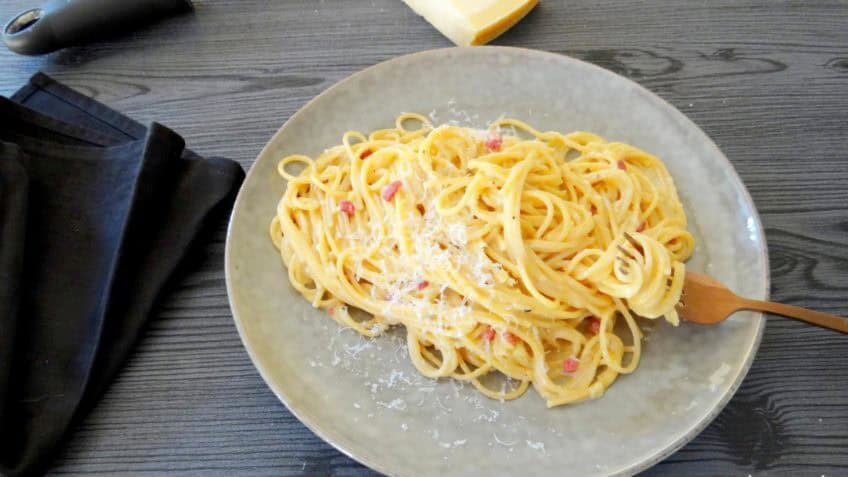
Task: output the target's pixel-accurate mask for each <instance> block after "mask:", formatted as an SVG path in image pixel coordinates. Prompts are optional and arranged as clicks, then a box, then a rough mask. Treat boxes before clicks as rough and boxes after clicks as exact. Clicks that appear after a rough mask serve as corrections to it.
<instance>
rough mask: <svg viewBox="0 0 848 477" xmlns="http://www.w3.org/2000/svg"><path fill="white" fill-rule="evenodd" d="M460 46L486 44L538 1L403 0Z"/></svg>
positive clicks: (514, 22) (522, 16)
mask: <svg viewBox="0 0 848 477" xmlns="http://www.w3.org/2000/svg"><path fill="white" fill-rule="evenodd" d="M403 1H404V2H405V3H406V4H407V5H409V6H410V7H411V8H412V10H414V11H415V13H417V14H419V15H421V16H422V17H424V19H425V20H427V21H428V22H430V23H431V24H432V25H433V26H434V27H436V29H437V30H439V31H440V32H442V34H443V35H445V36H446V37H448V38H449V39H450V40H451V41H453V42H454V43H456V44H457V45H459V46H468V45H483V44H486V43H488V42H490V41H492V40H494V39H495V38H497V37H498V36H499V35H500V34H501V33H503V32H505V31H507V30H509V28H510V27H512V26H513V25H515V24H516V23H518V21H519V20H521V19H522V18H524V15H527V13H528V12H529V11H530V10H532V9H533V7H535V6H536V4H537V3H538V0H403Z"/></svg>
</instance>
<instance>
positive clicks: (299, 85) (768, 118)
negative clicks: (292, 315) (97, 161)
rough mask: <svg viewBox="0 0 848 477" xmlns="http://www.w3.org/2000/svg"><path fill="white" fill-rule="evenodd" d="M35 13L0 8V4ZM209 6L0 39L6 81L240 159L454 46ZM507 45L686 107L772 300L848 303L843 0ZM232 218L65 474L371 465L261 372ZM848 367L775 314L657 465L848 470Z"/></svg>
mask: <svg viewBox="0 0 848 477" xmlns="http://www.w3.org/2000/svg"><path fill="white" fill-rule="evenodd" d="M31 4H32V1H30V0H0V17H3V18H5V17H8V16H11V14H12V13H14V12H16V11H18V10H21V9H23V8H24V7H25V6H29V5H31ZM196 4H197V11H196V13H195V14H194V15H190V16H186V17H182V18H175V19H171V20H168V21H166V22H164V23H160V24H158V25H156V26H153V27H151V28H148V29H146V30H144V31H141V32H137V33H132V34H130V35H127V36H125V37H122V38H118V39H114V40H112V41H109V42H104V43H98V44H94V45H90V46H86V47H80V48H72V49H69V50H65V51H62V52H58V53H54V54H52V55H49V56H46V57H39V58H27V57H20V56H16V55H13V54H11V53H10V52H8V51H6V50H0V93H2V94H6V95H8V94H10V93H11V92H13V91H14V90H15V89H16V88H17V87H19V86H20V85H22V84H23V83H24V82H25V81H26V79H27V78H28V77H29V76H30V75H31V74H33V73H35V72H36V71H38V70H43V71H45V72H47V73H48V74H50V75H53V76H55V77H56V78H58V79H60V80H62V81H64V82H66V83H67V84H69V85H71V86H73V87H75V88H77V89H79V90H81V91H83V92H85V93H87V94H90V95H92V96H94V97H96V98H97V99H99V100H101V101H104V102H106V103H108V104H109V105H111V106H113V107H115V108H116V109H118V110H121V111H123V112H125V113H127V114H129V115H130V116H133V117H135V118H137V119H139V120H141V121H151V120H154V119H155V120H156V121H159V122H162V123H164V124H166V125H168V126H170V127H172V128H173V129H175V130H177V131H179V132H180V133H181V134H182V135H183V136H184V137H185V138H186V140H187V142H188V144H189V145H190V146H191V147H192V148H193V149H195V150H197V151H199V152H201V153H205V154H214V155H223V156H228V157H231V158H234V159H236V160H238V161H240V162H241V163H242V164H243V165H244V166H245V167H249V166H250V164H251V162H252V160H253V158H254V157H255V156H256V154H257V153H258V152H259V150H260V148H261V147H262V145H263V144H264V143H265V141H266V140H267V139H268V138H269V137H270V136H271V134H272V133H273V132H274V131H275V130H276V129H277V128H278V127H279V126H280V124H282V122H283V121H284V120H285V119H286V118H288V117H289V116H290V115H291V114H292V113H294V112H295V111H296V110H297V109H298V108H299V107H300V106H301V105H303V104H304V103H305V102H306V101H308V100H309V99H310V98H312V97H313V96H315V95H316V94H318V93H319V92H320V91H322V90H323V89H325V88H327V87H328V86H329V85H331V84H333V83H334V82H336V81H338V80H340V79H342V78H344V77H346V76H348V75H349V74H351V73H353V72H355V71H357V70H359V69H362V68H364V67H366V66H369V65H372V64H374V63H377V62H379V61H382V60H386V59H389V58H392V57H395V56H397V55H401V54H405V53H410V52H415V51H420V50H424V49H429V48H434V47H443V46H448V45H449V44H448V42H447V40H445V39H444V38H442V37H441V36H440V35H439V34H438V33H436V32H435V31H434V30H433V29H431V28H430V26H429V25H427V24H426V23H425V22H424V21H423V20H422V19H420V18H418V17H416V16H415V15H414V14H413V13H412V12H411V11H410V10H409V9H408V8H406V7H405V6H404V5H403V4H402V3H401V2H400V1H399V0H358V1H352V0H288V1H285V2H268V1H260V0H241V1H239V2H228V1H226V0H215V1H212V0H209V1H203V0H197V1H196ZM495 43H496V44H502V45H514V46H523V47H529V48H537V49H543V50H549V51H555V52H559V53H564V54H567V55H572V56H575V57H578V58H582V59H584V60H587V61H590V62H593V63H596V64H598V65H600V66H603V67H605V68H608V69H611V70H613V71H615V72H617V73H620V74H622V75H625V76H627V77H629V78H632V79H634V80H635V81H638V82H639V83H641V84H643V85H645V86H646V87H648V88H650V89H651V90H653V91H655V92H657V93H658V94H659V95H660V96H662V97H664V98H665V99H667V100H668V101H669V102H671V103H672V104H674V105H675V106H676V107H678V108H679V109H680V110H681V111H683V112H684V113H686V114H687V115H688V116H689V117H691V118H692V119H693V120H694V121H695V122H696V123H698V125H699V126H701V127H702V128H703V129H704V130H705V131H706V132H707V134H708V135H710V136H711V137H712V138H714V139H715V140H716V142H717V143H718V144H719V146H720V147H721V148H722V149H723V150H724V152H725V153H726V154H727V156H728V157H729V158H730V159H731V161H732V162H733V164H734V165H735V167H736V168H737V170H738V171H739V174H740V175H741V176H742V179H743V180H744V182H745V184H746V185H747V187H748V189H749V190H750V192H751V194H752V196H753V198H754V201H755V202H756V205H757V207H758V208H759V211H760V213H761V215H762V219H763V223H764V225H765V228H766V234H767V238H768V245H769V252H770V258H771V272H772V278H773V286H772V297H773V298H774V299H775V300H780V301H786V302H788V303H793V304H798V305H802V306H808V307H813V308H817V309H821V310H824V311H828V312H831V313H836V314H841V315H848V303H846V299H845V298H846V296H848V280H846V279H848V191H846V186H848V148H847V147H846V136H848V2H845V1H828V0H819V1H816V2H794V1H777V0H771V1H767V0H757V1H754V0H740V1H736V0H711V1H709V2H694V1H667V0H666V1H651V2H636V1H613V0H561V1H560V0H543V1H542V2H541V4H540V6H539V7H538V8H537V9H536V10H535V11H533V12H532V13H531V14H530V15H529V16H528V17H527V18H526V19H525V20H524V21H523V22H521V23H520V24H519V25H517V26H516V27H515V28H514V29H513V30H511V31H510V32H508V33H507V34H506V35H504V36H503V37H501V38H500V39H498V40H497V41H496V42H495ZM564 87H567V85H564ZM706 193H708V192H706ZM225 225H226V224H225V223H224V222H223V221H222V223H221V224H220V226H219V227H218V229H217V230H216V231H215V233H214V234H213V235H212V237H210V238H209V240H208V241H207V244H206V245H205V246H204V247H203V248H202V250H200V252H199V255H200V256H199V258H198V266H197V267H196V269H195V271H194V272H192V273H191V274H189V275H187V276H184V277H182V278H181V279H180V280H179V282H178V283H177V285H176V286H175V288H174V290H173V292H172V293H171V294H170V295H169V296H168V298H167V299H166V300H165V301H164V303H163V304H162V306H161V307H160V308H159V309H158V310H157V311H156V313H155V316H154V317H153V318H152V319H151V322H150V326H149V329H148V330H147V332H146V334H145V336H144V338H143V339H142V340H141V342H140V343H139V345H138V347H137V350H136V352H135V354H134V355H133V356H132V358H131V359H130V360H129V361H128V363H127V365H126V367H125V368H124V370H123V372H122V373H121V375H120V376H119V378H118V379H117V381H116V382H115V383H114V385H113V386H112V387H111V388H110V389H109V391H108V392H107V394H106V395H105V396H104V398H103V400H102V402H101V403H100V405H99V406H98V407H97V408H96V409H95V410H94V412H93V413H92V414H91V415H90V417H89V418H88V419H86V420H85V422H84V423H83V424H82V425H81V426H80V427H79V429H78V430H77V431H76V432H75V434H74V435H73V437H72V438H71V440H70V442H69V443H68V445H67V447H66V448H65V450H64V451H63V452H62V454H61V455H60V456H59V458H58V459H57V461H56V465H55V468H54V469H53V473H54V474H56V475H61V474H65V475H80V474H88V473H101V474H109V475H119V474H124V475H159V474H164V473H168V474H169V475H170V474H173V475H197V474H202V475H233V474H238V475H336V476H359V475H371V474H372V473H371V471H369V470H367V469H365V468H363V467H362V466H360V465H359V464H357V463H355V462H354V461H352V460H351V459H349V458H347V457H345V456H343V455H341V454H340V453H338V452H337V451H335V450H333V449H332V448H331V447H330V446H329V445H327V444H326V443H324V442H323V441H321V440H320V439H318V438H317V437H315V436H314V435H313V434H312V433H311V432H310V431H308V430H307V429H306V428H304V427H303V426H302V425H301V424H300V423H299V422H298V421H297V420H296V419H295V418H294V417H292V416H291V415H290V414H289V413H288V412H287V411H286V409H285V408H284V407H283V406H282V405H281V404H280V403H279V402H278V401H277V400H276V398H275V397H274V396H273V394H272V393H271V391H270V390H269V389H268V388H267V387H266V386H265V385H264V383H263V382H262V381H261V379H260V378H259V375H258V374H257V372H256V371H255V370H254V368H253V366H252V365H251V363H250V361H249V359H248V357H247V354H246V353H245V352H244V350H243V348H242V346H241V342H240V341H239V338H238V335H237V334H236V331H235V327H234V326H233V322H232V318H231V315H230V311H229V307H228V305H227V297H226V292H225V287H224V276H223V250H224V232H225ZM846 359H848V339H846V337H845V336H841V335H838V334H836V333H832V332H828V331H826V330H822V329H818V328H815V327H811V326H807V325H804V324H802V323H798V322H794V321H790V320H785V319H782V318H777V317H772V318H770V319H769V321H768V325H767V328H766V334H765V337H764V339H763V343H762V347H761V348H760V351H759V353H758V355H757V358H756V360H755V361H754V364H753V367H752V369H751V372H750V374H749V375H748V378H747V379H746V380H745V382H744V383H743V385H742V387H741V389H740V390H739V392H738V394H737V395H736V397H735V398H734V399H733V400H732V401H731V402H730V404H729V405H728V406H727V408H726V409H725V411H724V412H723V413H722V414H721V415H720V416H719V417H718V418H717V419H716V420H715V422H713V423H712V425H710V426H709V427H708V428H707V430H705V431H704V432H703V433H702V434H701V435H700V436H699V437H698V438H696V439H695V440H694V441H693V442H692V443H691V444H689V445H687V446H686V447H685V448H683V449H682V450H681V451H679V452H677V453H676V454H674V455H672V456H671V457H670V458H668V459H667V460H666V461H665V462H663V463H662V464H660V465H658V466H656V467H654V468H653V469H651V470H649V471H647V472H646V473H645V475H649V476H676V475H690V476H715V475H727V476H730V475H738V476H746V475H749V474H751V475H793V476H794V475H801V476H808V475H809V476H820V475H827V476H829V477H830V476H837V475H848V366H846Z"/></svg>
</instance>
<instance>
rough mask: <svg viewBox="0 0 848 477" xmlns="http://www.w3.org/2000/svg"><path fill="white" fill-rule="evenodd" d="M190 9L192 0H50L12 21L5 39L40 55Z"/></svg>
mask: <svg viewBox="0 0 848 477" xmlns="http://www.w3.org/2000/svg"><path fill="white" fill-rule="evenodd" d="M191 10H192V3H191V0H49V1H48V2H47V3H45V4H44V5H43V6H41V7H40V8H33V9H31V10H27V11H24V12H23V13H21V14H19V15H18V16H16V17H15V18H13V19H12V20H11V21H9V23H8V24H6V27H5V28H4V29H3V41H5V42H6V46H8V47H9V49H10V50H12V51H14V52H16V53H20V54H23V55H41V54H44V53H50V52H51V51H56V50H58V49H60V48H65V47H67V46H72V45H81V44H83V43H86V42H89V41H93V40H99V39H102V38H106V37H109V36H113V35H116V34H120V33H126V32H129V31H131V30H134V29H137V28H139V27H141V26H144V25H147V24H149V23H152V22H154V21H156V20H159V19H162V18H165V17H169V16H172V15H176V14H179V13H184V12H188V11H191Z"/></svg>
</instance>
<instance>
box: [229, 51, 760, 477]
mask: <svg viewBox="0 0 848 477" xmlns="http://www.w3.org/2000/svg"><path fill="white" fill-rule="evenodd" d="M687 269H692V270H698V271H704V272H707V273H710V274H711V275H713V276H715V277H716V278H718V279H720V280H721V281H723V282H724V283H727V284H728V285H730V286H731V287H732V288H734V289H735V290H736V291H738V292H740V293H742V294H744V295H750V296H753V297H761V298H764V297H765V296H766V294H767V290H768V274H767V271H768V264H767V253H766V249H765V239H764V237H763V232H762V227H761V225H760V222H759V218H758V216H757V213H756V210H755V208H754V205H753V203H752V201H751V199H750V196H749V195H748V193H747V191H746V190H745V188H744V186H743V184H742V183H741V181H740V180H739V178H738V176H737V175H736V173H735V171H734V170H733V167H732V165H731V164H730V162H729V161H728V160H727V159H726V158H725V157H724V156H723V155H722V153H721V152H720V151H719V149H718V148H717V147H716V146H715V144H714V143H713V142H712V141H710V140H709V138H707V136H706V135H705V134H704V133H703V132H702V131H700V129H698V128H697V126H695V124H693V123H692V122H691V121H689V120H688V119H687V118H686V117H685V116H684V115H683V114H682V113H680V112H678V111H677V110H675V109H674V108H673V107H672V106H670V105H669V104H667V103H665V102H664V101H663V100H662V99H660V98H659V97H657V96H655V95H654V94H652V93H650V92H648V91H647V90H645V89H643V88H642V87H640V86H638V85H636V84H635V83H633V82H631V81H629V80H627V79H625V78H622V77H620V76H617V75H615V74H613V73H611V72H608V71H606V70H603V69H601V68H598V67H596V66H593V65H590V64H587V63H583V62H580V61H577V60H574V59H570V58H567V57H564V56H560V55H555V54H549V53H543V52H537V51H530V50H523V49H515V48H503V47H483V48H452V49H444V50H434V51H428V52H423V53H418V54H413V55H408V56H404V57H400V58H397V59H394V60H390V61H387V62H385V63H381V64H378V65H376V66H373V67H371V68H368V69H366V70H364V71H362V72H360V73H357V74H355V75H353V76H351V77H350V78H348V79H346V80H344V81H342V82H340V83H338V84H336V85H335V86H333V87H331V88H330V89H328V90H327V91H326V92H324V93H322V94H321V95H319V96H318V97H317V98H315V99H314V100H313V101H311V102H310V103H309V104H307V105H306V106H304V107H303V108H302V109H301V110H300V111H299V112H298V113H296V114H295V115H294V116H292V117H291V118H290V119H289V121H288V122H286V124H285V125H283V127H282V128H281V129H280V130H279V131H278V132H277V133H276V135H275V136H274V137H273V138H272V139H271V140H270V142H269V143H268V144H267V145H266V146H265V148H264V149H263V151H262V152H261V153H260V154H259V157H258V158H257V160H256V163H255V164H254V165H253V167H252V168H251V170H250V172H249V174H248V177H247V180H246V181H245V184H244V186H243V187H242V190H241V191H240V193H239V197H238V199H237V201H236V205H235V208H234V212H233V216H232V220H231V223H230V228H229V232H228V238H227V249H226V271H227V286H228V292H229V297H230V303H231V307H232V310H233V315H234V318H235V321H236V325H237V328H238V330H239V333H240V335H241V337H242V340H243V342H244V344H245V347H246V348H247V350H248V353H249V354H250V356H251V359H252V360H253V362H254V364H255V365H256V367H257V369H258V370H259V372H260V374H261V375H262V377H263V378H264V379H265V381H266V382H267V383H268V385H269V386H270V387H271V389H272V390H273V391H274V392H275V394H276V395H277V396H278V397H279V398H280V400H281V401H282V402H283V403H284V404H285V405H286V406H287V407H288V408H289V410H290V411H291V412H292V413H293V414H295V415H296V416H297V417H298V418H299V419H300V420H301V421H302V422H303V423H304V424H305V425H306V426H308V427H309V428H310V429H311V430H312V431H314V432H315V433H316V434H318V435H319V436H320V437H322V438H323V439H325V440H326V441H328V442H330V443H331V444H333V445H334V446H336V447H337V448H338V449H340V450H341V451H342V452H345V453H346V454H348V455H350V456H352V457H353V458H355V459H357V460H359V461H360V462H362V463H364V464H366V465H368V466H370V467H372V468H374V469H376V470H379V471H381V472H384V473H387V474H390V475H404V476H405V475H409V476H413V475H415V476H418V475H513V474H518V473H529V474H530V475H547V474H556V475H576V476H586V475H620V474H625V475H626V474H632V473H635V472H637V471H639V470H641V469H644V468H646V467H648V466H650V465H652V464H654V463H656V462H658V461H660V460H661V459H663V458H664V457H666V456H668V455H670V454H671V453H672V452H674V451H675V450H676V449H678V448H679V447H681V446H682V445H684V444H685V443H686V442H688V441H689V440H691V439H692V438H693V437H694V436H695V435H697V433H698V432H699V431H700V430H701V429H703V428H704V427H705V426H706V425H707V424H708V423H709V422H710V421H711V420H712V419H713V418H714V417H715V416H716V415H717V414H718V413H719V412H720V411H721V409H722V408H723V406H724V405H725V404H726V403H727V401H728V400H729V399H730V398H731V396H732V395H733V392H734V391H735V390H736V388H737V387H738V385H739V384H740V382H741V381H742V379H743V378H744V376H745V374H746V372H747V370H748V368H749V366H750V364H751V361H752V359H753V357H754V354H755V353H756V349H757V346H758V345H759V340H760V337H761V335H762V331H763V326H764V320H763V318H762V316H760V315H758V314H755V313H739V314H737V315H734V317H732V318H731V319H729V320H728V321H727V322H725V323H723V324H721V325H719V326H713V327H702V326H697V325H693V324H690V323H686V322H681V321H680V318H679V317H678V315H677V312H676V311H675V306H676V305H677V303H678V302H679V300H680V294H681V290H682V285H683V277H684V274H685V271H686V270H687ZM281 438H284V436H281Z"/></svg>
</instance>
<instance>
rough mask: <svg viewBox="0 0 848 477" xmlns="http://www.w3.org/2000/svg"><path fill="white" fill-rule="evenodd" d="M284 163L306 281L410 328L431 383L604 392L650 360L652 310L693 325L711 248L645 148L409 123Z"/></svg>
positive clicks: (361, 317) (287, 219) (292, 231)
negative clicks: (696, 274)
mask: <svg viewBox="0 0 848 477" xmlns="http://www.w3.org/2000/svg"><path fill="white" fill-rule="evenodd" d="M278 171H279V174H280V175H281V176H282V177H283V178H284V179H285V180H286V182H287V185H286V190H285V193H284V194H283V196H282V199H281V200H280V202H279V205H278V207H277V214H276V216H275V217H274V218H273V220H272V222H271V227H270V233H271V239H272V241H273V243H274V245H275V246H276V247H277V249H278V250H279V251H280V254H281V256H282V259H283V262H284V264H285V266H286V267H287V269H288V277H289V279H290V281H291V284H292V286H293V287H294V288H296V289H297V290H298V291H299V292H300V293H301V294H302V295H303V296H304V297H305V298H306V299H307V300H309V301H310V302H311V303H312V304H313V306H315V307H319V308H322V309H325V310H327V312H328V314H329V315H330V316H331V317H332V318H333V319H335V320H336V321H337V322H339V323H340V324H342V325H343V326H347V327H350V328H353V329H354V330H356V331H357V332H359V333H361V334H362V335H365V336H369V337H374V336H378V335H380V334H382V333H384V332H386V330H387V329H389V328H390V327H392V326H394V325H403V326H404V327H405V328H406V334H407V345H408V349H409V354H410V358H411V359H412V362H413V363H414V365H415V366H416V368H418V370H419V371H420V372H421V373H422V374H423V375H425V376H428V377H430V378H448V377H450V378H454V379H458V380H461V381H467V382H470V383H472V384H473V385H474V386H475V387H476V388H477V389H479V390H480V391H481V392H482V393H483V394H485V395H486V396H488V397H490V398H495V399H514V398H516V397H518V396H520V395H522V394H523V393H524V392H525V391H526V390H527V388H528V387H529V386H530V385H532V386H533V387H534V388H535V389H536V391H537V392H538V393H539V394H540V395H541V396H542V397H543V398H544V399H545V400H546V402H547V405H548V406H557V405H562V404H567V403H573V402H577V401H581V400H584V399H589V398H596V397H599V396H601V395H602V394H603V393H604V391H605V390H606V389H607V388H608V387H609V386H610V385H611V384H612V382H613V381H614V380H615V379H616V377H617V376H619V375H620V374H625V373H630V372H632V371H633V370H634V369H635V368H636V366H637V364H638V363H639V357H640V354H641V344H642V332H641V330H640V326H639V322H638V320H639V318H637V315H638V316H639V317H642V318H647V319H652V318H659V317H664V318H665V319H667V320H668V321H670V322H671V323H673V324H675V325H676V324H677V322H678V316H677V313H676V311H675V305H676V304H677V302H678V301H679V299H680V294H681V291H682V287H683V279H684V274H685V268H684V264H683V262H684V261H685V260H686V259H687V258H688V257H689V255H690V254H691V253H692V250H693V247H694V240H693V238H692V235H690V234H689V233H688V232H687V231H686V216H685V214H684V211H683V207H682V205H681V203H680V200H679V199H678V196H677V192H676V190H675V187H674V183H673V181H672V179H671V176H670V175H669V173H668V171H667V170H666V168H665V166H664V165H663V164H662V162H661V161H660V160H658V159H657V158H655V157H653V156H651V155H649V154H647V153H645V152H643V151H641V150H639V149H637V148H635V147H633V146H630V145H627V144H623V143H617V142H607V141H605V140H604V139H602V138H601V137H599V136H596V135H594V134H590V133H587V132H574V133H570V134H561V133H559V132H553V131H549V132H540V131H537V130H535V129H533V128H532V127H530V126H529V125H527V124H525V123H523V122H521V121H517V120H514V119H500V120H498V121H495V122H494V123H492V124H491V125H490V129H489V130H488V131H481V130H475V129H470V128H464V127H459V126H452V125H443V126H439V127H434V126H433V125H432V124H431V123H430V121H429V120H428V119H427V118H426V117H425V116H422V115H419V114H403V115H401V116H399V117H398V118H397V120H396V123H395V127H394V128H389V129H381V130H377V131H374V132H372V133H370V134H369V135H367V136H366V135H364V134H362V133H359V132H355V131H349V132H347V133H345V134H344V135H343V137H342V144H340V145H338V146H334V147H331V148H329V149H327V150H325V151H324V152H323V153H322V154H320V155H319V156H318V157H316V158H315V159H312V158H310V157H307V156H304V155H292V156H288V157H285V158H284V159H282V160H281V161H280V163H279V166H278ZM295 171H297V172H295ZM357 310H358V311H357ZM363 312H364V313H363ZM504 377H505V378H507V379H504Z"/></svg>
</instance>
